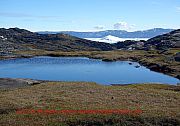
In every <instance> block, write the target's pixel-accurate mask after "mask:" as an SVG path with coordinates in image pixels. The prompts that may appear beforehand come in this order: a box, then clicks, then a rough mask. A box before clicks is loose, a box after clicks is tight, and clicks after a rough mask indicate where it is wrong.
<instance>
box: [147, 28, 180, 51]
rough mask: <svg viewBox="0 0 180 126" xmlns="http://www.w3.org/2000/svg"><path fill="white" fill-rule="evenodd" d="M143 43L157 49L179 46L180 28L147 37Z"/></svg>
mask: <svg viewBox="0 0 180 126" xmlns="http://www.w3.org/2000/svg"><path fill="white" fill-rule="evenodd" d="M145 45H146V46H148V45H151V46H154V47H156V48H157V49H166V48H180V29H179V30H175V31H172V32H170V33H167V34H164V35H160V36H157V37H154V38H152V39H149V40H148V41H147V42H146V43H145Z"/></svg>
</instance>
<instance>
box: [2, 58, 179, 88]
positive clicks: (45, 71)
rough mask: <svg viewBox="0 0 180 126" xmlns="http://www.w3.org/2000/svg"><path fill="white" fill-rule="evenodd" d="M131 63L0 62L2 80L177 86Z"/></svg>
mask: <svg viewBox="0 0 180 126" xmlns="http://www.w3.org/2000/svg"><path fill="white" fill-rule="evenodd" d="M139 66H140V65H139V64H138V63H135V62H130V61H116V62H103V61H102V60H97V59H89V58H85V57H47V56H40V57H33V58H25V59H8V60H1V61H0V78H7V77H8V78H30V79H38V80H53V81H85V82H96V83H99V84H104V85H109V84H131V83H165V84H177V83H179V80H178V79H176V78H173V77H171V76H167V75H164V74H161V73H157V72H153V71H150V70H149V69H147V68H145V67H143V66H140V67H139Z"/></svg>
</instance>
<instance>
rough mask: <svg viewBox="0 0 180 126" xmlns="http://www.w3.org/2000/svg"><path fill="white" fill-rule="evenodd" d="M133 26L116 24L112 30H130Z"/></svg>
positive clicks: (125, 23)
mask: <svg viewBox="0 0 180 126" xmlns="http://www.w3.org/2000/svg"><path fill="white" fill-rule="evenodd" d="M134 26H135V25H134V24H133V25H131V24H128V23H127V22H118V23H115V24H114V29H117V30H118V29H120V30H131V29H133V28H134Z"/></svg>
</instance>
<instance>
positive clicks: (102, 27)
mask: <svg viewBox="0 0 180 126" xmlns="http://www.w3.org/2000/svg"><path fill="white" fill-rule="evenodd" d="M94 28H95V29H97V30H102V29H104V26H95V27H94Z"/></svg>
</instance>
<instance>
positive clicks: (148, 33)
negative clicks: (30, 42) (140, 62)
mask: <svg viewBox="0 0 180 126" xmlns="http://www.w3.org/2000/svg"><path fill="white" fill-rule="evenodd" d="M171 31H173V29H163V28H154V29H149V30H144V31H135V32H128V31H124V30H106V31H99V32H76V31H60V32H50V31H44V32H43V31H42V32H38V33H40V34H57V33H64V34H69V35H72V36H76V37H79V38H103V37H106V36H108V35H111V36H115V37H119V38H153V37H155V36H158V35H162V34H166V33H169V32H171Z"/></svg>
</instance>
